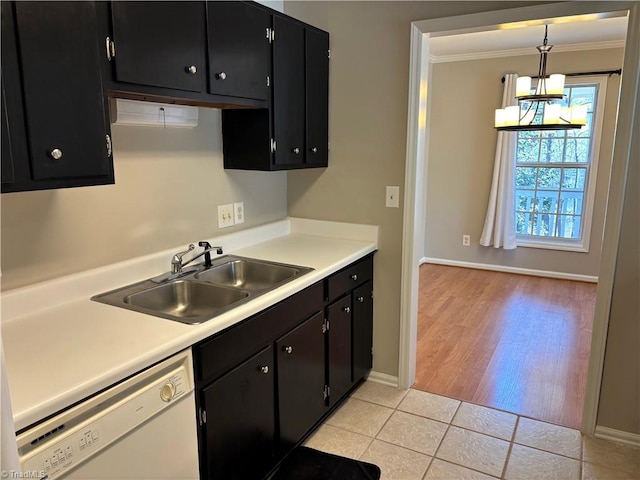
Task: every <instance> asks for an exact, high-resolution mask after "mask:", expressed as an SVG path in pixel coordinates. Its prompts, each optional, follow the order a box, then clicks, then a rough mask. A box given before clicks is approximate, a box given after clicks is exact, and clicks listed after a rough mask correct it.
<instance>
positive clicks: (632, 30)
mask: <svg viewBox="0 0 640 480" xmlns="http://www.w3.org/2000/svg"><path fill="white" fill-rule="evenodd" d="M614 11H628V12H629V16H628V19H629V23H628V29H627V38H626V44H625V54H624V64H623V72H624V75H623V77H622V81H621V86H620V100H619V110H618V122H617V128H616V135H615V142H614V151H613V163H612V170H611V179H610V185H609V193H608V203H607V205H608V206H607V212H606V217H605V227H604V240H603V246H602V256H601V261H600V273H599V280H598V287H597V291H596V292H597V293H596V306H595V312H594V325H593V334H592V340H591V351H590V356H589V368H588V374H587V387H586V394H585V405H584V413H583V421H582V431H583V432H584V433H586V434H589V435H593V434H594V432H595V427H596V417H597V412H598V403H599V396H600V386H601V381H602V371H603V366H604V353H605V345H606V338H607V329H608V325H609V310H610V306H611V294H612V290H613V277H614V273H615V263H616V258H617V252H618V241H619V238H620V227H621V219H622V207H623V203H624V186H625V183H626V176H627V168H628V165H629V161H630V147H631V144H632V142H633V141H634V116H635V114H636V112H635V109H634V106H635V105H636V101H635V99H636V98H637V96H638V90H639V88H638V87H639V84H640V59H639V57H640V55H638V51H639V50H640V48H639V47H638V45H640V4H638V2H620V1H595V2H562V3H554V4H543V5H535V6H532V7H524V8H513V9H507V10H497V11H492V12H483V13H477V14H471V15H461V16H455V17H444V18H437V19H432V20H423V21H417V22H413V23H412V24H411V50H410V70H409V105H408V118H407V150H406V151H407V153H406V163H405V193H404V205H405V209H404V213H403V247H402V279H401V294H400V295H401V304H400V305H401V307H400V345H399V368H398V386H399V387H401V388H409V387H411V385H412V384H413V382H414V381H415V376H416V342H417V323H418V273H419V262H420V259H421V258H422V256H423V255H422V250H423V243H424V232H425V229H426V228H427V225H426V222H425V219H424V218H423V215H422V213H423V212H424V205H425V198H426V195H425V193H426V184H427V168H426V167H427V165H428V162H429V156H428V146H429V125H430V115H429V111H430V102H431V96H430V95H429V88H430V85H431V78H430V75H431V62H430V61H429V38H430V37H437V36H445V35H452V34H455V33H462V32H471V31H482V30H488V29H493V28H498V26H499V25H501V24H505V23H512V22H522V21H527V20H531V21H533V20H539V19H544V18H553V17H563V16H573V15H583V14H591V13H606V12H614ZM639 115H640V114H639ZM638 135H640V134H639V133H637V132H635V137H637V136H638Z"/></svg>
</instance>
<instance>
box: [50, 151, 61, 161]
mask: <svg viewBox="0 0 640 480" xmlns="http://www.w3.org/2000/svg"><path fill="white" fill-rule="evenodd" d="M49 155H51V158H53V159H54V160H60V159H61V158H62V150H60V149H59V148H54V149H53V150H51V152H49Z"/></svg>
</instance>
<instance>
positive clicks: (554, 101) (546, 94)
mask: <svg viewBox="0 0 640 480" xmlns="http://www.w3.org/2000/svg"><path fill="white" fill-rule="evenodd" d="M547 33H548V25H545V27H544V41H543V43H542V45H538V46H537V47H536V48H537V50H538V52H539V53H540V61H539V64H538V75H537V79H538V82H537V84H536V87H535V91H533V92H532V78H531V77H518V79H517V80H516V96H515V98H516V99H517V101H518V105H512V106H508V107H505V108H499V109H497V110H496V114H495V121H494V127H495V128H496V130H504V131H514V130H515V131H518V130H570V129H576V128H582V127H584V126H585V125H586V123H587V107H586V105H576V106H572V107H566V106H562V105H561V103H558V102H562V100H564V98H565V95H564V79H565V76H564V75H562V74H553V75H547V55H548V54H549V52H550V51H551V49H552V48H553V45H548V38H547Z"/></svg>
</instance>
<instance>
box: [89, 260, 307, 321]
mask: <svg viewBox="0 0 640 480" xmlns="http://www.w3.org/2000/svg"><path fill="white" fill-rule="evenodd" d="M312 270H313V268H309V267H301V266H299V265H287V264H284V263H276V262H269V261H265V260H257V259H253V258H247V257H239V256H236V255H225V256H222V257H218V258H216V259H215V260H214V262H213V265H212V266H211V267H205V266H204V265H199V266H195V267H193V270H190V271H188V272H184V273H181V274H179V276H177V277H176V276H175V275H174V276H171V275H169V274H164V275H160V276H159V277H154V278H152V279H148V280H144V281H142V282H138V283H134V284H131V285H127V286H125V287H121V288H118V289H115V290H111V291H109V292H105V293H101V294H99V295H95V296H94V297H92V298H91V300H93V301H96V302H101V303H106V304H108V305H115V306H117V307H121V308H126V309H128V310H134V311H136V312H142V313H147V314H149V315H155V316H157V317H162V318H166V319H169V320H175V321H178V322H182V323H189V324H194V323H202V322H205V321H207V320H210V319H211V318H213V317H215V316H216V315H220V314H221V313H223V312H226V311H228V310H230V309H232V308H234V307H237V306H239V305H241V304H243V303H245V302H248V301H249V300H252V299H254V298H256V297H258V296H260V295H263V294H265V293H267V292H269V291H270V290H273V289H274V288H277V287H279V286H281V285H284V284H285V283H287V282H289V281H291V280H294V279H296V278H298V277H300V276H301V275H304V274H306V273H309V272H311V271H312Z"/></svg>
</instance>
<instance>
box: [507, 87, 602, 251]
mask: <svg viewBox="0 0 640 480" xmlns="http://www.w3.org/2000/svg"><path fill="white" fill-rule="evenodd" d="M567 80H568V85H566V86H565V89H564V93H565V95H566V97H565V98H564V100H563V101H562V103H563V105H564V106H567V105H569V106H573V105H588V113H587V124H586V126H585V127H583V128H581V129H579V130H556V131H522V132H518V137H517V146H516V168H515V183H516V185H515V187H516V196H515V197H516V198H515V202H516V205H515V212H516V234H517V239H518V246H524V247H537V248H552V249H562V250H574V251H584V252H586V251H588V250H589V237H590V234H591V215H592V212H593V201H594V194H595V183H596V174H597V166H598V151H599V144H600V131H601V128H602V116H603V111H604V93H605V91H606V77H602V78H593V77H592V78H586V77H585V78H582V79H577V80H576V79H571V78H568V79H567ZM534 89H535V88H534ZM539 115H542V112H539Z"/></svg>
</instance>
